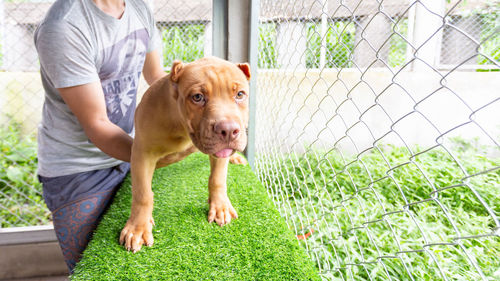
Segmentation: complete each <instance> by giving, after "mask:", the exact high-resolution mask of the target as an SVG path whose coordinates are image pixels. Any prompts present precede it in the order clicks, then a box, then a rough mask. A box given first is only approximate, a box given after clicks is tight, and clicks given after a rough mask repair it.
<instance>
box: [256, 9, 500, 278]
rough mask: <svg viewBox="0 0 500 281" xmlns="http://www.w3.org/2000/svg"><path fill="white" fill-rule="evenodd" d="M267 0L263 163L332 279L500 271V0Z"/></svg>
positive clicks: (260, 114)
mask: <svg viewBox="0 0 500 281" xmlns="http://www.w3.org/2000/svg"><path fill="white" fill-rule="evenodd" d="M260 3H261V7H260V19H259V22H260V26H259V30H260V34H259V70H258V73H259V74H258V75H259V77H258V83H257V87H258V99H257V109H256V110H257V113H256V118H257V120H256V122H257V124H256V130H257V132H256V144H255V145H256V148H255V149H256V159H255V165H256V172H257V174H258V177H259V178H260V180H261V181H262V182H263V183H264V184H265V186H266V187H267V189H268V194H269V196H270V197H271V198H272V199H273V200H274V202H275V205H276V207H277V208H278V209H279V211H280V213H281V214H282V216H283V217H284V218H285V219H286V221H287V223H288V226H289V227H290V229H292V230H293V231H294V232H295V233H296V235H297V240H298V243H299V244H300V245H302V246H304V247H305V248H306V249H307V252H308V253H309V256H310V257H311V259H312V260H313V261H314V262H315V263H316V265H317V267H318V269H319V271H320V274H321V276H322V278H323V279H324V280H477V279H479V280H498V278H500V258H499V257H500V229H499V227H500V223H499V220H498V216H499V214H500V205H499V204H498V202H500V201H499V199H500V118H498V112H499V110H500V94H499V92H498V88H499V87H500V84H499V83H500V75H499V74H500V72H499V46H500V44H499V42H498V38H499V37H498V36H499V31H500V30H499V18H498V7H499V3H498V1H490V2H488V1H433V0H420V1H419V0H411V1H395V0H394V1H391V0H377V1H375V0H373V1H360V0H317V1H312V0H310V1H289V0H281V1H270V0H269V1H265V0H261V1H260Z"/></svg>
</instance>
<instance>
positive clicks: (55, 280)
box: [1, 276, 69, 281]
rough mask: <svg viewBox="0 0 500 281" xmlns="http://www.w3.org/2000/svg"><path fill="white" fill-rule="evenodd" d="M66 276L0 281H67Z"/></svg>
mask: <svg viewBox="0 0 500 281" xmlns="http://www.w3.org/2000/svg"><path fill="white" fill-rule="evenodd" d="M68 280H69V278H68V276H48V277H33V278H21V279H5V280H1V281H68Z"/></svg>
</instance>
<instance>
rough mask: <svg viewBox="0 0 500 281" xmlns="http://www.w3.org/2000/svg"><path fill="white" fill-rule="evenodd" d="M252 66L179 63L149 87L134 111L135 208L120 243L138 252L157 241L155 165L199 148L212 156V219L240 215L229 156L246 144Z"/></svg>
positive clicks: (227, 219) (236, 157)
mask: <svg viewBox="0 0 500 281" xmlns="http://www.w3.org/2000/svg"><path fill="white" fill-rule="evenodd" d="M249 79H250V69H249V66H248V64H246V63H245V64H233V63H230V62H227V61H225V60H221V59H218V58H214V57H210V58H203V59H200V60H197V61H195V62H192V63H188V64H183V63H182V62H180V61H175V62H174V63H173V65H172V71H171V72H170V74H169V75H167V76H165V77H164V78H162V79H160V80H159V81H157V82H155V83H154V84H153V85H151V87H150V88H149V89H148V90H147V91H146V93H145V94H144V97H143V98H142V100H141V103H140V104H139V106H138V107H137V110H136V113H135V139H134V143H133V146H132V156H131V173H132V209H131V213H130V218H129V219H128V221H127V223H126V225H125V227H124V228H123V230H122V232H121V234H120V244H124V245H125V247H126V249H127V250H132V251H134V252H136V251H139V250H140V249H141V247H142V245H143V244H145V245H148V246H150V245H152V244H153V235H152V232H151V231H152V227H153V225H154V221H153V215H152V212H153V192H152V190H151V180H152V177H153V173H154V170H155V168H158V167H163V166H166V165H169V164H172V163H175V162H178V161H180V160H182V159H184V158H185V157H186V156H188V155H189V154H191V153H193V152H195V151H197V150H200V151H201V152H203V153H206V154H208V155H210V171H211V172H210V177H209V180H208V189H209V198H208V203H209V211H208V221H209V222H213V221H215V222H217V223H218V224H219V225H221V226H222V225H224V224H227V223H229V222H230V221H231V219H233V218H237V217H238V216H237V214H236V211H235V210H234V208H233V206H232V205H231V202H230V201H229V198H228V196H227V193H226V175H227V166H228V162H229V158H231V162H233V163H240V164H241V163H245V159H244V158H242V157H241V156H239V155H238V154H234V152H235V151H243V149H244V148H245V146H246V143H247V135H246V129H247V126H248V95H249V86H248V80H249Z"/></svg>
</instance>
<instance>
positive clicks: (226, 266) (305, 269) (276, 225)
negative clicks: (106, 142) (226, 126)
mask: <svg viewBox="0 0 500 281" xmlns="http://www.w3.org/2000/svg"><path fill="white" fill-rule="evenodd" d="M209 172H210V167H209V162H208V156H206V155H203V154H199V153H197V154H194V155H191V156H189V157H188V158H187V159H185V160H183V161H182V162H180V163H177V164H174V165H171V166H168V167H165V168H162V169H159V170H157V171H156V173H155V176H154V179H153V191H154V193H155V207H154V211H153V215H154V219H155V223H156V226H155V227H154V228H153V235H154V238H155V243H154V246H152V247H143V249H142V250H141V251H140V252H138V253H135V254H133V253H131V252H127V251H125V249H124V248H123V246H120V245H119V244H118V237H119V233H120V231H121V229H122V227H123V226H124V224H125V222H126V221H127V219H128V216H129V214H130V202H131V184H130V177H129V178H128V179H127V180H126V181H125V182H124V184H123V186H122V188H121V189H120V191H119V192H118V194H117V196H116V198H115V200H114V202H113V203H112V205H111V206H110V208H109V210H108V211H107V213H106V215H105V216H104V218H103V220H102V222H101V223H100V225H99V227H98V229H97V231H96V233H95V234H94V237H93V239H92V241H91V243H90V245H89V246H88V248H87V250H86V251H85V253H84V257H83V259H82V260H81V261H80V263H79V264H78V265H77V267H76V270H75V274H73V276H72V278H71V280H132V279H134V280H320V278H319V275H318V273H317V270H316V268H315V267H314V265H313V264H312V262H311V261H310V259H309V257H308V256H307V255H306V253H305V251H304V249H303V248H301V247H300V246H299V244H298V243H297V240H296V238H295V236H294V234H293V233H292V231H291V230H290V229H288V227H287V225H286V223H285V221H284V220H283V219H282V218H281V216H280V215H279V213H278V211H277V210H276V209H275V207H274V205H273V203H272V202H271V201H270V199H269V198H268V196H267V193H266V190H265V189H264V187H263V186H262V185H261V183H260V182H259V181H258V179H257V177H256V176H255V175H254V174H253V172H252V170H251V169H250V167H248V166H238V165H230V167H229V176H228V181H227V183H228V194H229V198H230V199H231V202H232V204H233V206H234V207H235V209H236V211H237V212H238V216H239V218H238V219H237V220H234V221H232V222H231V223H230V224H229V225H226V226H224V227H219V226H218V225H217V224H215V223H212V224H209V223H208V222H207V212H208V204H207V197H208V189H207V182H208V176H209Z"/></svg>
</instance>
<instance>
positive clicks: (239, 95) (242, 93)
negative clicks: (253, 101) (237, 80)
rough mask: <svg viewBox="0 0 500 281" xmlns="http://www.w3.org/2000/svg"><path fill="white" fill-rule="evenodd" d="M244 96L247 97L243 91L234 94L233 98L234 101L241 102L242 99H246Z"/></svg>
mask: <svg viewBox="0 0 500 281" xmlns="http://www.w3.org/2000/svg"><path fill="white" fill-rule="evenodd" d="M246 96H247V95H246V94H245V92H243V91H239V92H238V93H237V94H236V97H235V98H236V101H242V100H244V99H245V98H246Z"/></svg>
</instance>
